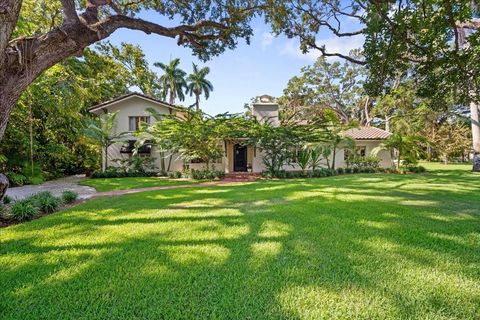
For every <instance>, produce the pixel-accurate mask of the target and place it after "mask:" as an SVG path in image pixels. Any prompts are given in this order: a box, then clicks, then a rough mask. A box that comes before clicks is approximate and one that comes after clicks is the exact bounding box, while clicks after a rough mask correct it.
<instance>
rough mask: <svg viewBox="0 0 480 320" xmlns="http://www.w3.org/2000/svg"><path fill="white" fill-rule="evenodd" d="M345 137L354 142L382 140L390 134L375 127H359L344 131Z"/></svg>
mask: <svg viewBox="0 0 480 320" xmlns="http://www.w3.org/2000/svg"><path fill="white" fill-rule="evenodd" d="M345 135H346V136H348V137H350V138H352V139H355V140H384V139H387V138H388V137H389V136H390V135H391V133H390V132H388V131H385V130H382V129H379V128H375V127H360V128H353V129H349V130H347V131H345Z"/></svg>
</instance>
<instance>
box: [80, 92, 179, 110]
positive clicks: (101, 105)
mask: <svg viewBox="0 0 480 320" xmlns="http://www.w3.org/2000/svg"><path fill="white" fill-rule="evenodd" d="M135 96H136V97H141V98H144V99H147V100H150V101H153V102H157V103H161V104H164V105H167V106H169V107H170V108H172V109H177V110H178V109H181V108H180V107H177V106H174V105H173V104H170V103H167V102H165V101H162V100H159V99H155V98H152V97H150V96H147V95H145V94H142V93H138V92H131V93H127V94H124V95H122V96H120V97H117V98H115V99H112V100H109V101H105V102H102V103H99V104H97V105H95V106H93V107H91V108H89V109H88V110H89V111H90V112H92V111H95V110H98V109H101V108H103V107H106V106H108V105H110V104H112V103H115V102H118V101H121V100H124V99H127V98H130V97H135Z"/></svg>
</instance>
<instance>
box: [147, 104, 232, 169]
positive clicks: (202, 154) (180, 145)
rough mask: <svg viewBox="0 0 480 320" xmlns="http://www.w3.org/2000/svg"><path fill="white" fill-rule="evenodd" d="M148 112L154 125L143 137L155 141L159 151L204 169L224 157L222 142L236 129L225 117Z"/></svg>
mask: <svg viewBox="0 0 480 320" xmlns="http://www.w3.org/2000/svg"><path fill="white" fill-rule="evenodd" d="M148 110H149V111H150V112H151V113H152V115H153V116H154V117H155V118H156V120H157V121H156V122H155V123H153V124H151V125H150V126H148V127H147V128H145V129H144V133H145V134H147V135H148V136H151V137H153V138H154V141H155V144H156V145H157V146H158V149H159V150H169V151H170V152H171V153H173V154H177V155H178V157H180V159H183V160H184V161H186V162H190V161H192V160H200V161H201V162H203V163H205V168H209V166H210V163H212V162H213V161H214V160H216V159H218V158H221V157H222V156H223V143H222V141H223V140H224V139H226V138H228V136H229V135H230V133H231V132H232V131H234V130H235V129H234V128H237V126H236V125H235V122H236V120H235V119H233V120H232V119H230V118H229V117H228V115H226V114H224V115H217V116H215V117H210V116H207V115H205V114H204V113H202V112H200V111H194V110H190V109H189V110H185V112H182V113H181V114H179V115H161V114H159V113H157V112H156V111H155V110H153V109H148Z"/></svg>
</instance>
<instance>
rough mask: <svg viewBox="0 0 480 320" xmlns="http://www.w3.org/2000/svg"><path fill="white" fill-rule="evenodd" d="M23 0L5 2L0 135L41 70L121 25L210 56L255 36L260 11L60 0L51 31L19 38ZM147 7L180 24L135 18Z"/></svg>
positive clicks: (250, 6) (199, 4) (0, 21)
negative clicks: (252, 21) (251, 24)
mask: <svg viewBox="0 0 480 320" xmlns="http://www.w3.org/2000/svg"><path fill="white" fill-rule="evenodd" d="M23 2H24V1H21V0H0V138H1V137H2V136H3V133H4V132H5V127H6V125H7V122H8V118H9V115H10V112H11V110H12V108H13V107H14V106H15V104H16V102H17V101H18V99H19V97H20V96H21V94H22V92H23V91H24V90H25V88H26V87H27V86H28V85H29V84H30V83H31V82H32V81H33V80H34V79H35V78H36V77H37V76H38V75H39V74H40V73H42V71H44V70H46V69H48V68H50V67H51V66H53V65H55V64H56V63H58V62H60V61H62V60H63V59H65V58H67V57H70V56H74V55H81V54H82V52H83V50H84V49H85V48H86V47H87V46H89V45H91V44H93V43H95V42H97V41H100V40H102V39H105V38H107V37H109V36H110V35H111V34H112V33H114V32H115V31H116V30H118V29H121V28H128V29H134V30H139V31H143V32H145V33H147V34H157V35H160V36H164V37H170V38H175V39H176V40H177V44H178V45H184V46H187V47H191V48H192V50H193V51H194V53H195V54H197V55H198V56H199V57H200V58H201V59H207V58H209V57H210V56H211V55H216V54H219V53H221V52H222V51H223V50H225V48H233V47H235V45H236V41H237V38H239V37H243V38H247V40H248V38H249V36H250V35H251V34H252V30H251V28H250V27H249V25H248V22H249V20H250V18H251V17H252V16H253V15H254V14H255V12H256V10H258V9H259V7H258V6H257V3H256V1H235V2H232V1H228V0H224V1H222V0H208V1H195V2H192V1H173V0H171V1H169V0H166V1H122V0H119V1H113V0H87V1H75V0H61V1H57V2H54V3H58V6H59V8H60V9H61V14H59V15H55V14H51V16H52V21H51V26H50V28H49V30H47V31H46V32H40V33H37V34H30V35H23V36H20V37H16V38H14V36H15V29H16V27H17V24H18V22H19V19H21V15H20V12H21V8H22V3H23ZM52 10H54V8H53V9H52ZM142 10H152V11H155V12H156V13H158V15H159V20H160V18H161V17H166V18H168V19H172V20H173V18H175V20H180V24H179V25H177V26H173V27H171V26H164V25H161V24H158V23H155V22H152V21H146V20H143V19H140V18H138V17H136V16H137V15H138V13H139V12H140V11H142ZM57 16H60V17H62V18H61V19H59V18H57Z"/></svg>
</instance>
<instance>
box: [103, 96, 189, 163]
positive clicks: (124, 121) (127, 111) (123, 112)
mask: <svg viewBox="0 0 480 320" xmlns="http://www.w3.org/2000/svg"><path fill="white" fill-rule="evenodd" d="M148 108H153V109H155V110H156V111H157V112H159V113H161V114H170V112H173V113H174V112H175V110H172V109H171V108H169V107H168V106H167V105H161V104H159V103H155V102H153V101H149V100H147V99H144V98H141V97H138V96H132V97H129V98H127V99H125V100H122V101H119V102H117V103H114V104H112V105H109V106H106V107H105V108H103V109H100V110H97V111H95V113H96V114H98V115H99V116H100V117H102V116H105V111H107V112H108V113H113V112H118V113H117V119H116V120H117V121H116V122H117V124H116V126H115V129H114V132H115V133H116V134H118V133H122V132H128V131H129V117H136V116H150V123H154V122H155V119H154V118H153V117H152V116H151V114H150V113H149V112H148V111H147V109H148ZM123 140H125V141H127V140H136V138H135V137H134V136H133V135H125V137H124V138H123ZM123 144H124V142H119V143H115V144H113V145H111V146H110V147H109V148H108V162H109V166H116V165H117V164H116V163H115V161H114V160H115V159H127V158H129V157H131V154H125V153H120V149H121V147H122V145H123ZM169 155H170V153H168V152H165V156H166V158H165V160H164V162H165V168H166V169H168V164H169V161H170V157H169ZM102 156H105V155H104V154H102ZM151 156H152V157H153V158H155V166H156V167H157V168H158V170H160V169H161V160H160V159H161V157H160V153H159V152H158V150H157V149H156V148H155V147H153V148H152V152H151ZM102 163H103V161H102ZM182 169H183V161H182V160H181V159H178V155H173V156H172V161H171V164H170V171H182Z"/></svg>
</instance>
